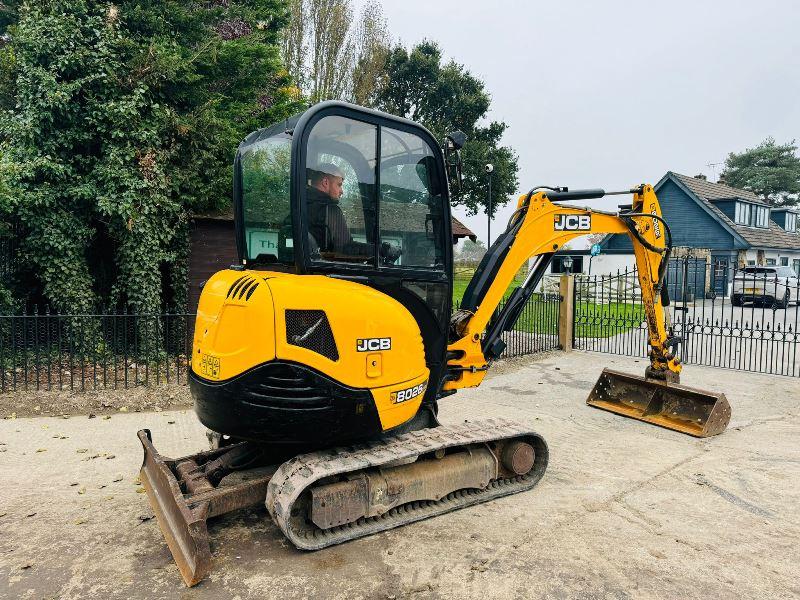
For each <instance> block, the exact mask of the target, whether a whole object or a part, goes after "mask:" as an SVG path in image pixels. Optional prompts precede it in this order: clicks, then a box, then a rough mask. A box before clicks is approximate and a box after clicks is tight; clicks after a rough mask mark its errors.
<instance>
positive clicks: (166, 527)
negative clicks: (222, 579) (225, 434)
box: [137, 429, 276, 587]
mask: <svg viewBox="0 0 800 600" xmlns="http://www.w3.org/2000/svg"><path fill="white" fill-rule="evenodd" d="M137 435H138V436H139V441H140V442H141V443H142V448H143V449H144V462H143V463H142V470H141V471H140V473H139V478H140V480H141V482H142V485H143V486H144V489H145V491H147V499H148V500H149V501H150V506H151V508H152V509H153V512H154V513H155V515H156V519H158V525H159V527H160V528H161V532H162V533H163V534H164V539H165V540H166V541H167V545H168V546H169V549H170V551H171V552H172V557H173V558H174V559H175V563H176V564H177V565H178V569H179V570H180V572H181V575H182V576H183V580H184V581H185V582H186V585H187V586H189V587H191V586H193V585H195V584H197V583H198V582H199V581H200V580H201V579H203V578H204V577H205V576H206V575H207V574H208V573H209V571H210V570H211V547H210V544H209V538H208V527H207V525H206V521H207V519H210V518H211V517H215V516H218V515H221V514H224V513H227V512H231V511H234V510H238V509H240V508H245V507H248V506H256V505H258V504H261V503H262V502H263V501H264V498H265V496H266V493H267V484H268V483H269V480H270V478H271V477H272V474H273V473H274V472H275V468H276V467H275V466H269V467H263V468H257V469H250V470H249V471H248V473H247V474H245V475H246V476H245V477H242V478H240V480H239V481H233V482H231V483H226V480H225V479H223V480H222V481H221V482H220V483H219V484H218V485H215V484H214V483H212V482H211V481H209V479H208V478H207V477H206V476H205V475H204V469H203V468H204V467H205V466H206V465H207V464H209V463H211V462H212V461H218V460H219V459H222V460H224V457H223V455H227V456H231V455H232V454H231V453H232V452H236V451H237V449H238V448H240V447H242V446H244V445H245V444H246V442H245V443H240V444H234V445H232V446H228V447H226V448H220V449H217V450H210V451H207V452H199V453H197V454H193V455H191V456H184V457H182V458H177V459H172V458H166V457H164V456H161V455H160V454H159V453H158V452H157V451H156V449H155V447H154V446H153V440H152V436H151V435H150V430H148V429H142V430H141V431H139V432H138V434H137Z"/></svg>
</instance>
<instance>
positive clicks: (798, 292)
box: [575, 259, 800, 377]
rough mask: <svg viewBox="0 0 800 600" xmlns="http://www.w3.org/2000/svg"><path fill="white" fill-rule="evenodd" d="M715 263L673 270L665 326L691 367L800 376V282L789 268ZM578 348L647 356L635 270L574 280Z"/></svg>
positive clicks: (691, 262) (679, 262)
mask: <svg viewBox="0 0 800 600" xmlns="http://www.w3.org/2000/svg"><path fill="white" fill-rule="evenodd" d="M717 271H718V269H717V268H716V265H714V264H713V263H705V261H703V263H702V265H700V266H699V265H698V263H697V261H696V259H676V260H674V261H672V263H671V264H670V265H669V271H668V279H667V289H668V290H669V295H670V298H671V299H672V302H671V304H670V306H669V308H668V309H667V310H666V323H665V325H666V326H667V328H669V329H671V330H672V331H673V333H674V334H675V335H676V336H679V337H680V338H682V340H683V342H682V344H681V347H680V350H679V352H678V355H679V356H680V358H681V359H682V360H683V362H685V363H690V364H699V365H708V366H714V367H724V368H730V369H739V370H744V371H755V372H760V373H770V374H778V375H789V376H795V377H797V376H800V361H798V349H799V348H798V346H800V339H799V338H798V333H797V328H798V324H800V303H799V302H800V282H799V281H798V278H797V274H796V273H795V272H794V271H793V270H792V269H791V267H788V266H780V265H777V266H764V267H757V266H749V267H743V268H735V269H727V270H726V271H725V273H724V274H722V273H720V272H717ZM575 347H576V348H580V349H584V350H592V351H598V352H609V353H612V354H624V355H630V356H641V357H646V356H647V353H648V350H649V348H648V344H647V324H646V322H645V320H644V312H643V309H642V304H641V290H640V288H639V283H638V278H637V274H636V271H635V270H633V269H631V270H623V271H620V272H617V273H615V274H612V275H596V276H590V277H586V276H582V275H579V276H576V281H575Z"/></svg>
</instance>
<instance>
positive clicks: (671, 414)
mask: <svg viewBox="0 0 800 600" xmlns="http://www.w3.org/2000/svg"><path fill="white" fill-rule="evenodd" d="M626 193H631V194H632V195H633V201H632V204H631V205H630V208H628V209H626V210H622V211H620V212H617V213H610V212H603V211H598V210H591V209H588V208H582V207H577V206H571V205H567V204H563V202H569V201H575V200H586V199H592V198H601V197H603V196H606V195H611V194H618V192H613V193H609V194H607V193H606V192H604V191H603V190H579V191H573V192H569V191H563V190H561V189H557V188H556V189H553V188H538V189H534V190H532V191H531V192H529V193H528V194H525V195H523V196H521V197H520V198H519V200H518V203H517V209H516V211H515V212H514V214H513V215H512V217H511V219H510V221H509V225H508V228H507V229H506V231H505V232H504V233H503V234H502V235H501V236H500V237H499V238H498V239H497V240H496V241H495V243H494V244H492V247H491V248H490V249H489V250H488V252H487V253H486V255H485V256H484V258H483V260H482V262H481V264H480V266H479V267H478V269H477V271H476V273H475V276H474V277H473V279H472V281H470V284H469V285H468V286H467V289H466V291H465V293H464V298H463V301H462V304H461V308H460V309H459V310H458V311H456V313H455V314H454V315H453V318H452V320H451V324H450V340H451V341H450V344H449V345H448V348H447V350H448V380H447V381H446V382H445V384H444V386H443V389H444V390H456V389H459V388H463V387H475V386H477V385H479V384H480V383H481V381H482V380H483V378H484V376H485V375H486V371H487V370H488V368H489V365H490V364H491V361H492V360H494V359H496V358H497V357H499V356H500V354H501V353H502V352H503V350H504V348H505V343H504V342H503V340H502V338H501V334H502V333H503V332H504V331H509V330H510V329H511V328H512V327H513V326H514V324H515V322H516V320H517V319H518V318H519V315H520V313H521V311H522V308H523V306H524V305H525V303H526V302H527V300H528V299H529V298H530V296H531V294H532V293H533V291H534V289H535V288H536V287H537V285H538V283H539V281H540V280H541V277H542V276H543V275H544V273H545V271H546V269H547V266H548V265H549V263H550V261H551V259H552V257H553V255H554V254H555V253H556V252H557V251H558V250H559V249H560V248H563V247H564V245H565V244H566V243H567V242H569V241H570V240H572V239H574V238H576V237H580V236H583V235H588V234H593V233H603V234H626V235H628V236H629V237H630V239H631V242H632V244H633V252H634V255H635V258H636V267H637V272H638V277H639V284H640V288H641V300H642V305H643V309H644V315H645V320H646V322H647V328H648V341H649V344H650V355H649V357H650V366H649V367H648V368H647V370H646V372H645V377H644V378H637V377H634V376H629V375H628V376H625V377H622V375H615V374H614V372H613V371H608V370H606V371H604V372H603V375H602V376H601V378H600V380H599V381H598V383H597V385H596V386H595V389H594V390H593V392H592V395H591V396H590V398H589V403H590V404H591V405H593V406H597V407H599V408H604V409H607V410H612V411H613V412H617V413H619V414H624V415H626V416H631V417H635V418H638V419H641V420H646V421H650V422H653V423H655V424H658V425H662V426H665V427H669V428H671V429H676V430H680V431H683V432H685V433H690V434H692V435H698V436H707V435H715V434H716V433H720V432H721V431H723V430H724V429H725V427H726V426H727V423H728V420H729V419H730V406H729V405H728V402H727V400H726V399H725V397H724V395H722V394H714V393H709V392H704V391H702V390H694V389H692V390H691V391H689V390H690V388H685V387H684V386H680V385H677V384H678V383H679V381H680V372H681V363H680V359H679V358H678V357H677V356H676V355H675V351H676V346H677V345H678V344H679V342H680V340H679V339H677V338H675V337H672V336H670V335H669V333H668V332H667V330H666V327H665V326H664V306H667V305H668V304H669V298H668V296H667V290H666V287H665V285H664V280H665V275H666V268H667V264H668V260H669V254H670V251H671V246H672V242H671V236H670V231H669V227H668V225H667V223H666V222H665V221H664V219H663V217H662V214H661V207H660V205H659V202H658V198H657V197H656V194H655V192H654V191H653V188H652V186H650V185H644V184H643V185H641V186H639V187H637V188H634V189H632V190H630V191H629V192H626ZM532 257H538V259H537V261H536V262H535V264H534V266H533V268H532V269H531V270H530V272H529V275H528V278H527V279H526V281H525V282H524V283H523V284H522V285H521V286H519V287H518V288H517V289H516V290H514V292H513V293H512V294H511V295H510V297H509V298H508V300H507V301H506V303H505V305H504V307H503V309H502V310H501V311H500V312H497V307H498V306H499V304H500V302H501V300H502V299H503V296H504V295H505V293H506V290H507V289H508V288H509V286H510V285H511V283H512V282H513V280H514V276H515V274H516V273H517V271H518V270H519V269H520V267H521V266H523V265H524V264H525V263H526V262H527V261H528V260H529V259H530V258H532Z"/></svg>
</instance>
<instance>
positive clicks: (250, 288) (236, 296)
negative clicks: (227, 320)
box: [225, 275, 259, 302]
mask: <svg viewBox="0 0 800 600" xmlns="http://www.w3.org/2000/svg"><path fill="white" fill-rule="evenodd" d="M258 284H259V281H258V280H256V278H255V277H250V276H249V275H243V276H242V277H239V279H237V280H236V281H234V282H233V283H232V284H231V287H229V288H228V293H227V295H226V296H225V297H226V298H229V299H231V300H242V299H243V298H244V301H245V302H247V301H248V300H250V296H252V295H253V292H255V291H256V288H257V287H258ZM245 294H246V296H245Z"/></svg>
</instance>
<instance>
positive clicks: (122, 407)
mask: <svg viewBox="0 0 800 600" xmlns="http://www.w3.org/2000/svg"><path fill="white" fill-rule="evenodd" d="M119 412H128V407H127V406H121V407H120V409H119Z"/></svg>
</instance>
